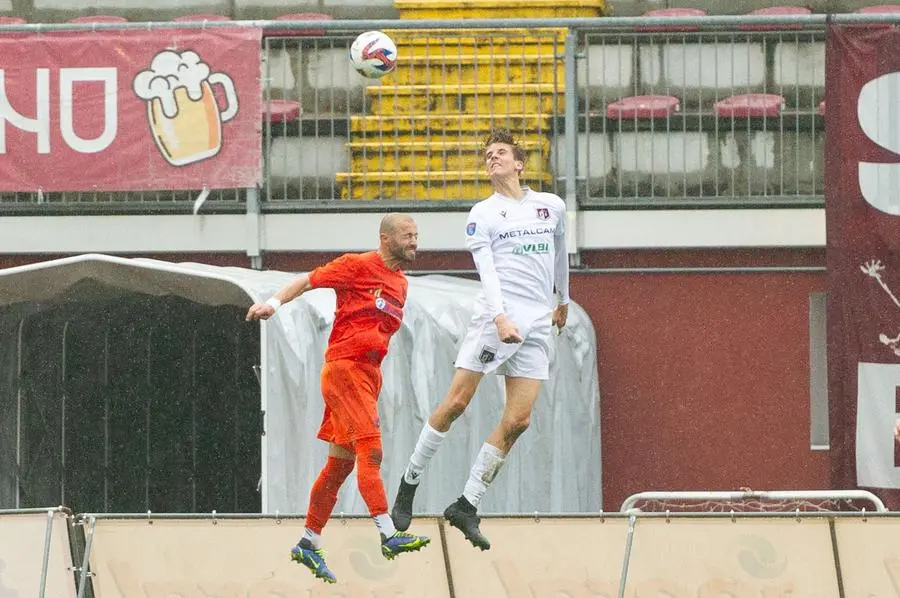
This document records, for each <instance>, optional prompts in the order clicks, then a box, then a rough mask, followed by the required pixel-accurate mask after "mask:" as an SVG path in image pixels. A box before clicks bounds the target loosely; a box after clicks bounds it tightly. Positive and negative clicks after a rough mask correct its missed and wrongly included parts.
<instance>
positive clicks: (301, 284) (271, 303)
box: [246, 274, 312, 322]
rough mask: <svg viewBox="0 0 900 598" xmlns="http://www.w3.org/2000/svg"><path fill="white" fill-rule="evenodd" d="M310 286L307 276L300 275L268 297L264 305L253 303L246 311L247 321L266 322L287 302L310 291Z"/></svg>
mask: <svg viewBox="0 0 900 598" xmlns="http://www.w3.org/2000/svg"><path fill="white" fill-rule="evenodd" d="M311 288H312V285H310V283H309V274H301V275H300V276H298V277H297V278H295V279H294V280H293V281H291V282H290V283H289V284H287V285H285V286H284V287H282V288H281V289H280V290H279V291H278V292H277V293H275V294H274V295H272V296H271V297H269V299H268V300H267V301H266V302H265V303H254V304H253V305H251V306H250V309H249V310H248V311H247V318H246V319H247V321H248V322H249V321H251V320H268V319H269V318H271V317H272V316H273V315H275V310H277V309H278V308H279V307H281V306H282V305H283V304H284V303H287V302H288V301H293V300H294V299H296V298H297V297H299V296H300V295H302V294H303V293H305V292H306V291H308V290H310V289H311Z"/></svg>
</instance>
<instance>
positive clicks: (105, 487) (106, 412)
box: [103, 322, 109, 511]
mask: <svg viewBox="0 0 900 598" xmlns="http://www.w3.org/2000/svg"><path fill="white" fill-rule="evenodd" d="M103 510H104V511H109V322H107V323H106V328H105V330H104V333H103Z"/></svg>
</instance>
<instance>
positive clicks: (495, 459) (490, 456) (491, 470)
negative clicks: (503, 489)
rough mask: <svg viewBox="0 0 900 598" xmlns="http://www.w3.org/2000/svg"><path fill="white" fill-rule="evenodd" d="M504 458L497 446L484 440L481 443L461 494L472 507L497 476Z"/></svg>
mask: <svg viewBox="0 0 900 598" xmlns="http://www.w3.org/2000/svg"><path fill="white" fill-rule="evenodd" d="M505 459H506V455H505V454H504V453H503V451H501V450H500V449H498V448H497V447H495V446H493V445H490V444H488V443H486V442H485V443H484V444H483V445H481V450H480V451H478V456H477V457H475V463H474V464H473V465H472V469H471V470H470V471H469V479H468V480H466V487H465V489H464V490H463V496H464V497H465V498H466V500H467V501H469V502H470V503H471V504H472V506H473V507H475V508H478V503H480V502H481V497H483V496H484V493H485V492H487V489H488V486H490V485H491V482H493V481H494V478H495V477H497V473H498V472H499V471H500V468H501V467H502V466H503V462H504V460H505Z"/></svg>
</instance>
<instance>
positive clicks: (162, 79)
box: [132, 50, 238, 166]
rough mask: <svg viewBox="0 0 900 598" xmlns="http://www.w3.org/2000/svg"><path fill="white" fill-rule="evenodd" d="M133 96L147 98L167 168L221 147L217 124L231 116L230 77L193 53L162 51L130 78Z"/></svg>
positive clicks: (201, 157) (235, 100)
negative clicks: (220, 99) (222, 103)
mask: <svg viewBox="0 0 900 598" xmlns="http://www.w3.org/2000/svg"><path fill="white" fill-rule="evenodd" d="M214 85H221V86H222V89H223V90H224V92H225V99H226V100H227V104H228V105H227V106H226V108H225V109H224V110H221V109H220V108H219V105H218V103H217V102H216V97H215V95H214V94H213V86H214ZM132 88H133V89H134V93H135V95H137V96H138V97H139V98H141V99H142V100H144V101H146V102H147V120H148V122H149V124H150V131H151V133H152V135H153V139H154V141H155V142H156V146H157V147H158V148H159V151H160V153H161V154H162V156H163V157H164V158H165V159H166V161H168V162H169V164H171V165H173V166H184V165H186V164H192V163H194V162H199V161H200V160H205V159H206V158H211V157H212V156H215V155H216V154H218V153H219V151H220V150H221V149H222V123H225V122H228V121H229V120H231V119H232V118H234V116H235V115H236V114H237V111H238V98H237V92H236V91H235V88H234V81H232V80H231V77H229V76H228V75H226V74H224V73H210V69H209V65H207V64H206V63H205V62H203V61H202V60H201V59H200V56H198V55H197V53H196V52H193V51H191V50H187V51H185V52H181V53H178V52H172V51H170V50H165V51H162V52H160V53H158V54H157V55H156V56H154V57H153V60H152V61H151V63H150V68H149V69H148V70H146V71H141V72H140V73H138V75H137V76H136V77H135V78H134V81H133V82H132Z"/></svg>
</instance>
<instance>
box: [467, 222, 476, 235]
mask: <svg viewBox="0 0 900 598" xmlns="http://www.w3.org/2000/svg"><path fill="white" fill-rule="evenodd" d="M466 234H467V235H469V236H470V237H471V236H472V235H474V234H475V223H474V222H470V223H469V224H467V225H466Z"/></svg>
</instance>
